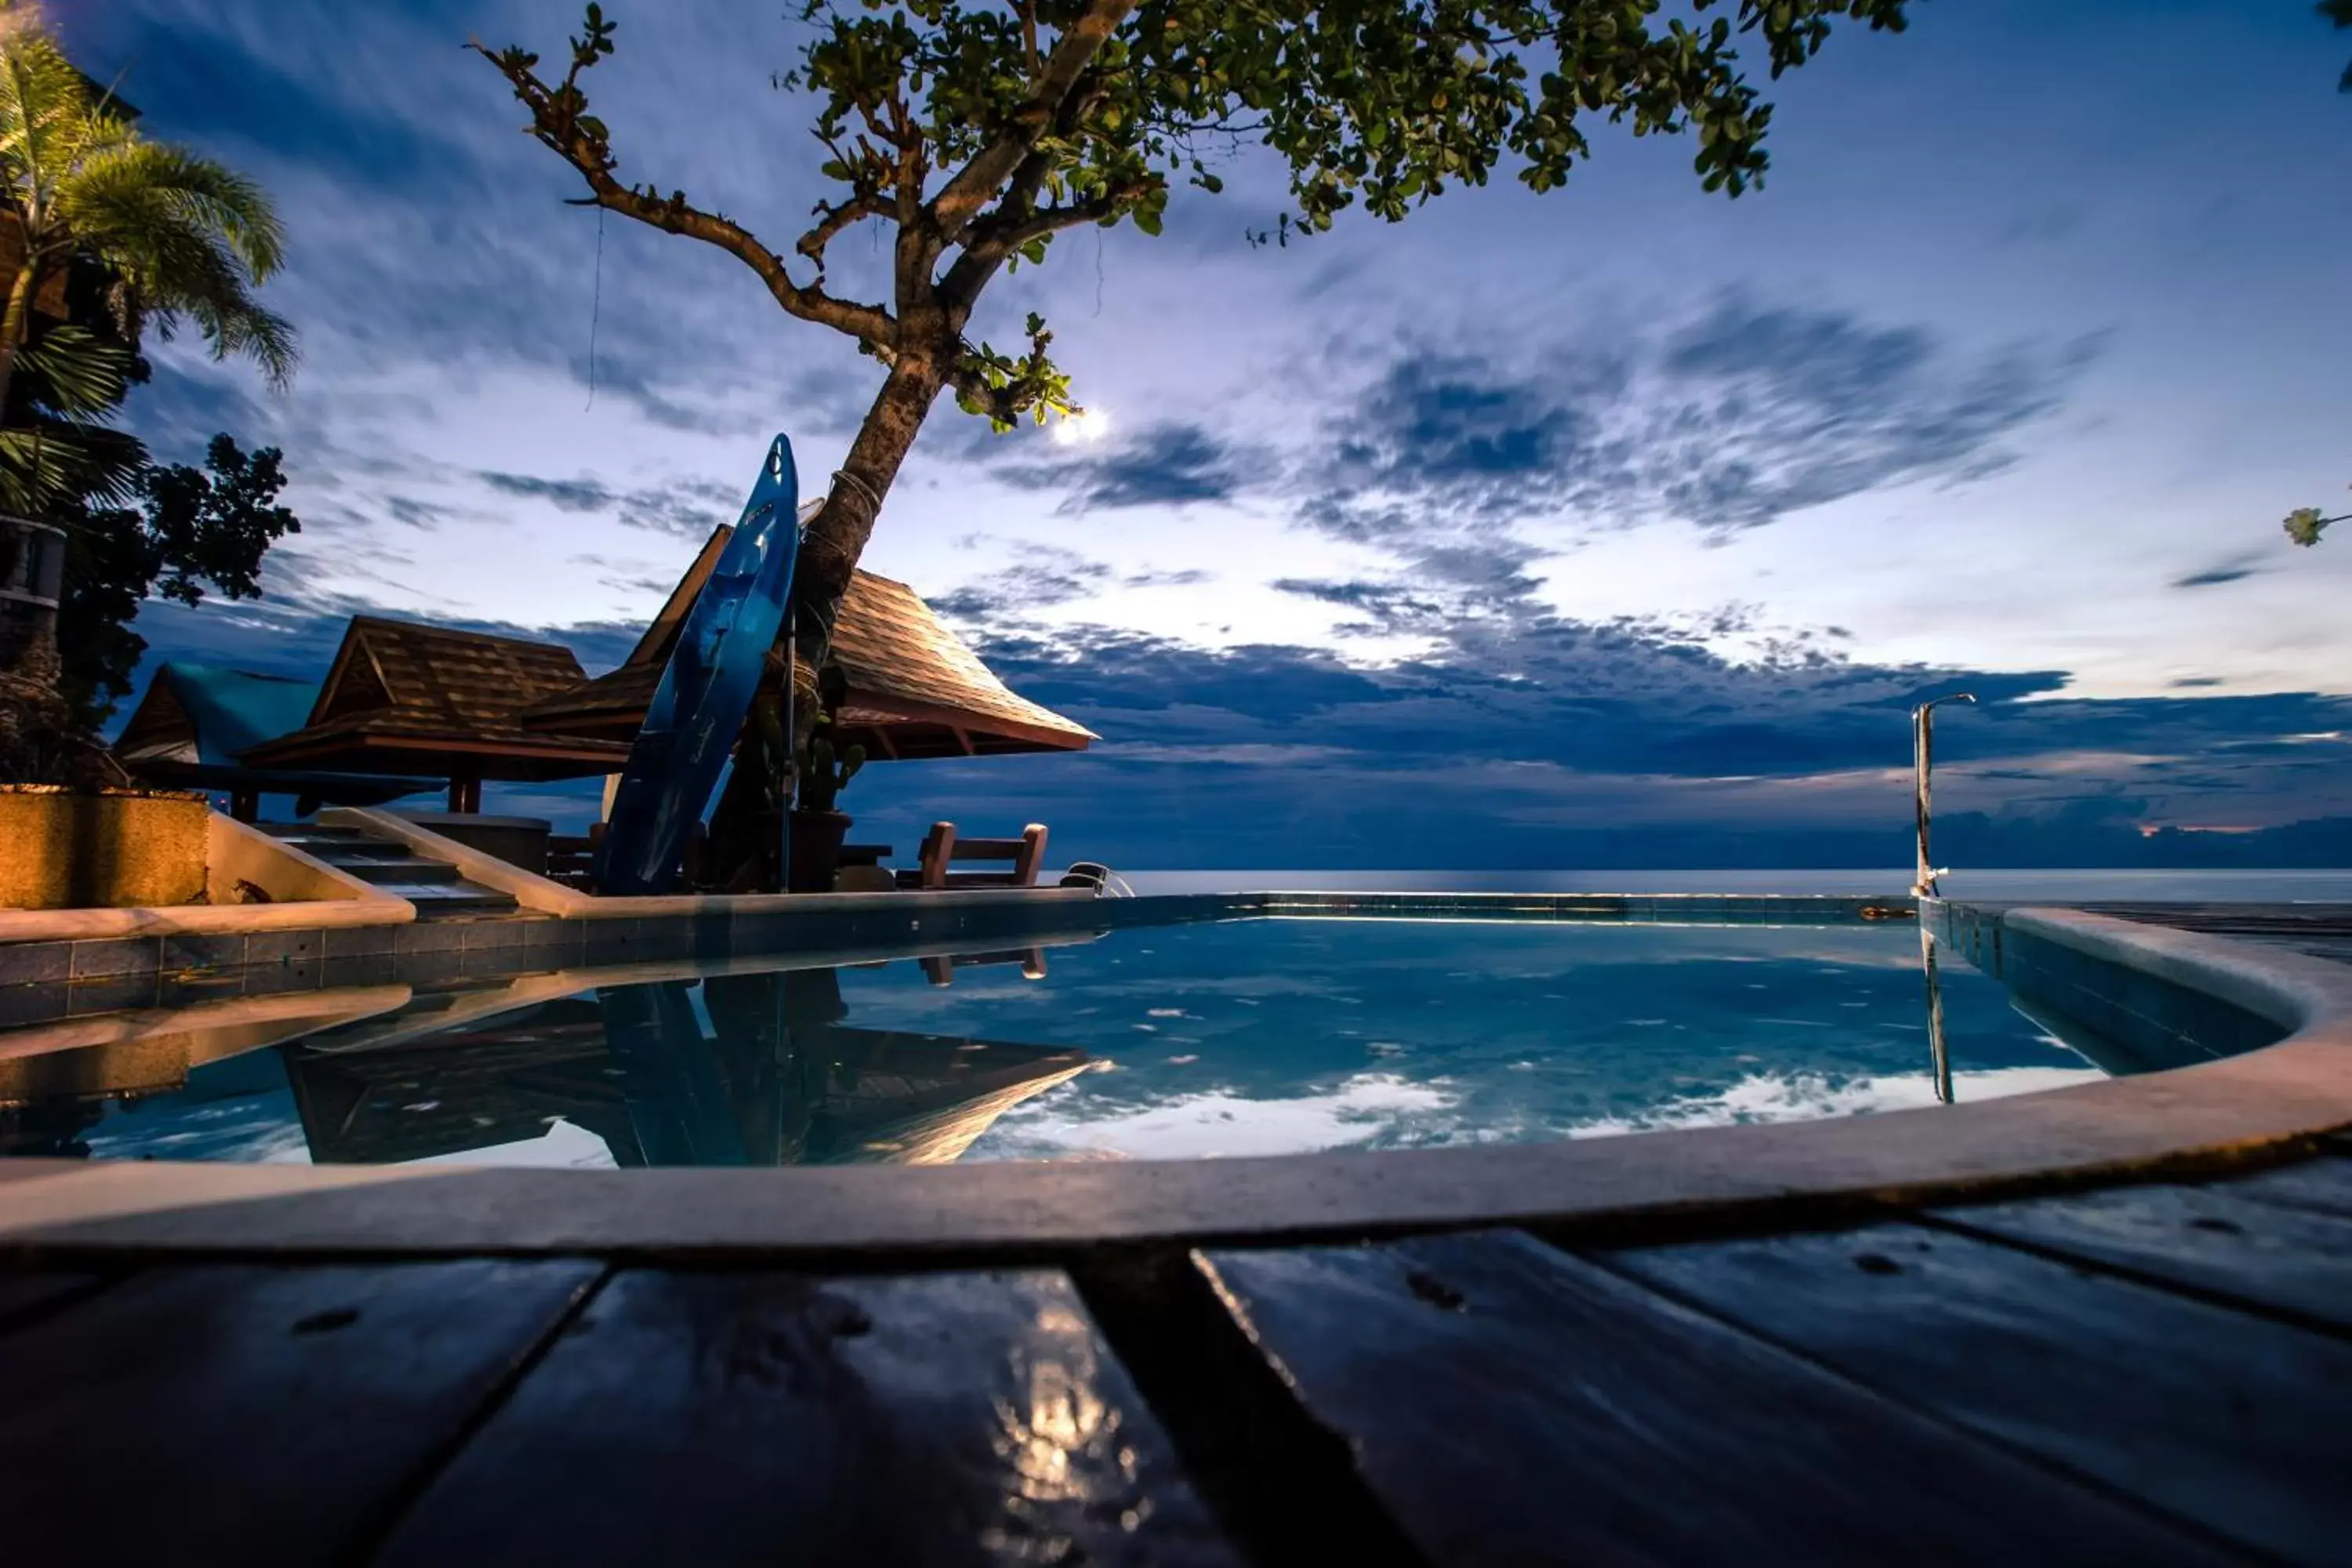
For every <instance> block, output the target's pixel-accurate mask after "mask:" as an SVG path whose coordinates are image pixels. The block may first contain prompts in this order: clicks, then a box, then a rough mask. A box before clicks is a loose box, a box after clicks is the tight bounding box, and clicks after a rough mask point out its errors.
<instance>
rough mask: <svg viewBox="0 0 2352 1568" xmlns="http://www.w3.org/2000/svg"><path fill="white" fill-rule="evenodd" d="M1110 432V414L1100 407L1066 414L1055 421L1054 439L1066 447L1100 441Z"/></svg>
mask: <svg viewBox="0 0 2352 1568" xmlns="http://www.w3.org/2000/svg"><path fill="white" fill-rule="evenodd" d="M1109 434H1110V416H1109V415H1108V414H1107V413H1105V412H1104V411H1103V410H1101V409H1099V408H1089V409H1087V410H1086V411H1085V412H1084V413H1080V414H1071V415H1066V416H1064V417H1062V418H1060V419H1056V420H1055V421H1054V439H1055V440H1056V441H1058V442H1060V443H1061V444H1062V445H1063V446H1065V447H1075V446H1077V445H1079V444H1080V443H1082V442H1093V441H1099V440H1101V439H1102V438H1103V437H1106V436H1108V435H1109Z"/></svg>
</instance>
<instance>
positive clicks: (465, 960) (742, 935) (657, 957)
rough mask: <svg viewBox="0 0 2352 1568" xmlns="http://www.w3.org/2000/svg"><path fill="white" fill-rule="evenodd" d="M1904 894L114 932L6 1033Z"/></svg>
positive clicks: (1702, 917) (798, 911)
mask: <svg viewBox="0 0 2352 1568" xmlns="http://www.w3.org/2000/svg"><path fill="white" fill-rule="evenodd" d="M1912 914H1913V910H1912V908H1911V906H1910V904H1909V903H1908V902H1907V901H1906V900H1899V899H1891V898H1890V899H1861V898H1844V897H1814V896H1808V897H1767V896H1761V895H1750V896H1738V895H1727V896H1722V897H1708V896H1697V895H1679V894H1661V895H1648V894H1639V893H1628V894H1591V893H1524V894H1522V893H1283V892H1250V893H1192V894H1164V895H1150V896H1146V897H1141V898H1130V899H1109V898H1105V899H1093V900H1070V899H1066V898H1060V899H1049V898H1040V899H1035V900H1029V899H1021V898H1001V897H1000V898H990V899H981V898H978V897H975V896H971V895H962V894H953V893H950V894H944V895H940V894H932V895H925V894H917V893H908V894H902V895H895V896H894V897H893V899H892V900H886V901H884V902H881V903H874V902H861V903H859V904H857V905H856V906H849V905H846V904H844V905H833V904H828V903H827V902H825V901H824V900H809V901H808V902H807V903H806V904H804V905H803V906H801V907H797V908H792V909H784V910H778V909H764V910H724V909H721V910H711V911H706V912H703V913H700V914H693V915H661V916H652V917H647V918H643V919H631V918H625V917H623V918H614V919H596V920H558V919H541V918H532V917H516V918H509V919H500V920H472V921H468V920H450V921H417V922H415V923H412V924H405V925H383V926H363V927H346V928H337V929H325V930H317V931H299V930H298V931H268V932H257V933H254V934H252V935H239V934H227V935H217V934H205V935H174V936H143V937H114V938H106V939H93V940H89V941H82V942H15V943H8V944H5V945H0V1028H11V1027H16V1026H24V1025H29V1024H41V1023H48V1022H53V1021H55V1020H58V1019H60V1018H68V1017H77V1016H88V1015H91V1014H97V1013H113V1012H121V1011H125V1010H129V1009H134V1008H151V1007H173V1006H184V1005H189V1004H192V1003H196V1002H204V1001H211V1000H216V999H219V998H222V997H227V996H238V995H268V994H278V993H283V992H289V991H303V990H323V989H340V988H342V987H348V986H360V985H383V984H395V983H408V984H432V983H436V982H442V981H446V980H449V979H453V978H461V977H462V978H468V979H477V978H478V979H492V978H496V977H499V976H503V975H514V974H527V973H535V972H543V971H547V970H553V969H575V968H601V967H608V966H614V965H620V964H628V963H655V962H667V961H679V960H691V959H708V958H719V957H725V956H728V955H730V954H745V953H761V952H791V953H809V954H824V953H832V952H844V951H847V950H857V951H859V952H872V951H873V950H875V949H877V948H890V947H894V946H895V947H902V948H904V949H905V950H906V951H908V952H919V951H930V950H938V949H940V948H941V947H942V945H943V944H944V945H945V946H949V947H954V946H961V949H962V950H963V951H971V948H973V947H976V946H984V945H986V944H990V943H1002V942H1014V941H1018V940H1021V939H1024V938H1035V939H1049V938H1055V937H1062V938H1070V937H1083V936H1087V935H1090V934H1095V933H1099V932H1103V931H1115V930H1119V929H1123V928H1126V927H1129V926H1138V925H1168V924H1175V923H1181V922H1184V921H1213V920H1245V919H1253V918H1281V917H1292V918H1301V917H1314V918H1320V919H1365V920H1377V919H1390V920H1473V921H1475V920H1492V921H1594V922H1612V921H1613V922H1625V923H1648V924H1662V925H1664V924H1671V925H1706V924H1777V925H1787V924H1842V923H1845V922H1848V921H1861V920H1877V919H1887V920H1900V919H1908V918H1911V916H1912Z"/></svg>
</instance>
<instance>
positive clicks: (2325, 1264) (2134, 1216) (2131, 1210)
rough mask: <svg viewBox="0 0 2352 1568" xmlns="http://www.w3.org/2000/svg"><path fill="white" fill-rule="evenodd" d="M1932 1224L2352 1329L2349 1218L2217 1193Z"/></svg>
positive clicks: (2102, 1199) (1989, 1211)
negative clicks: (2102, 1264) (1956, 1228)
mask: <svg viewBox="0 0 2352 1568" xmlns="http://www.w3.org/2000/svg"><path fill="white" fill-rule="evenodd" d="M1934 1217H1935V1218H1937V1220H1939V1221H1941V1222H1943V1223H1946V1224H1949V1225H1955V1226H1962V1227H1964V1228H1966V1229H1969V1230H1971V1231H1975V1232H1977V1233H1979V1234H1981V1235H1985V1236H1990V1237H1998V1238H2000V1239H2002V1240H2006V1241H2012V1242H2020V1243H2023V1244H2025V1245H2027V1246H2030V1247H2050V1248H2053V1249H2055V1250H2059V1251H2063V1252H2064V1253H2066V1254H2068V1255H2069V1256H2072V1257H2076V1258H2091V1259H2094V1260H2095V1261H2098V1262H2101V1263H2105V1264H2107V1265H2109V1266H2110V1267H2113V1268H2127V1269H2130V1270H2132V1271H2134V1272H2136V1273H2139V1274H2144V1275H2147V1276H2148V1277H2150V1278H2152V1279H2160V1280H2164V1281H2166V1282H2168V1283H2171V1284H2175V1285H2182V1286H2187V1287H2189V1289H2194V1290H2199V1291H2205V1292H2210V1293H2212V1294H2215V1295H2220V1296H2225V1297H2228V1298H2230V1299H2231V1300H2236V1301H2242V1302H2247V1303H2250V1304H2252V1305H2255V1306H2258V1307H2262V1308H2266V1309H2268V1310H2273V1311H2277V1312H2284V1313H2286V1314H2288V1315H2290V1316H2293V1317H2296V1318H2300V1319H2304V1320H2306V1321H2310V1322H2312V1323H2315V1324H2318V1325H2322V1326H2326V1327H2332V1328H2337V1329H2346V1328H2352V1218H2347V1217H2345V1216H2343V1215H2326V1214H2318V1213H2314V1212H2312V1211H2310V1210H2307V1209H2297V1208H2289V1207H2287V1206H2285V1205H2279V1204H2266V1203H2255V1202H2252V1201H2250V1200H2248V1199H2245V1198H2241V1197H2237V1196H2234V1195H2232V1194H2231V1193H2230V1192H2229V1191H2228V1190H2227V1188H2225V1187H2222V1186H2219V1185H2216V1186H2210V1187H2178V1186H2160V1187H2110V1188H2108V1189H2106V1190H2105V1191H2104V1192H2096V1193H2084V1194H2076V1195H2073V1196H2069V1197H2063V1198H2041V1199H2035V1200H2033V1201H2031V1202H2025V1203H2013V1204H1988V1205H1972V1206H1970V1207H1968V1208H1955V1209H1941V1210H1937V1211H1935V1213H1934Z"/></svg>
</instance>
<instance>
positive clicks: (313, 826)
mask: <svg viewBox="0 0 2352 1568" xmlns="http://www.w3.org/2000/svg"><path fill="white" fill-rule="evenodd" d="M254 826H256V827H258V828H259V829H261V831H262V832H264V833H267V834H268V835H269V837H272V838H334V839H341V840H343V841H345V842H364V840H362V839H360V832H359V829H358V828H356V827H321V826H319V824H317V823H315V822H257V823H255V824H254Z"/></svg>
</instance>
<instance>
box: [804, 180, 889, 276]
mask: <svg viewBox="0 0 2352 1568" xmlns="http://www.w3.org/2000/svg"><path fill="white" fill-rule="evenodd" d="M888 216H891V207H890V204H889V203H888V202H886V201H884V200H883V199H882V198H881V197H880V196H878V195H856V196H852V197H851V198H850V199H849V200H847V201H845V202H843V203H842V204H841V205H838V206H835V205H831V204H830V203H826V202H819V203H817V205H816V217H817V222H816V226H815V227H814V228H812V229H810V230H809V231H808V232H807V233H806V234H804V235H803V236H801V237H800V239H799V240H798V241H797V242H796V243H795V244H794V245H793V249H794V250H795V251H797V252H799V253H800V254H801V255H803V256H805V257H807V258H809V259H810V260H811V261H814V262H815V263H816V271H817V277H818V278H819V279H823V278H824V247H826V246H828V245H831V244H832V243H833V240H834V237H835V236H836V235H838V234H839V233H841V231H842V230H844V229H845V228H848V227H850V226H853V225H855V224H857V223H861V222H863V221H864V220H865V219H866V218H869V217H888Z"/></svg>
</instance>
